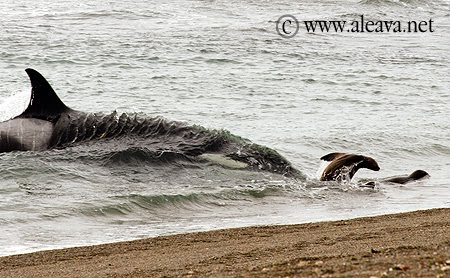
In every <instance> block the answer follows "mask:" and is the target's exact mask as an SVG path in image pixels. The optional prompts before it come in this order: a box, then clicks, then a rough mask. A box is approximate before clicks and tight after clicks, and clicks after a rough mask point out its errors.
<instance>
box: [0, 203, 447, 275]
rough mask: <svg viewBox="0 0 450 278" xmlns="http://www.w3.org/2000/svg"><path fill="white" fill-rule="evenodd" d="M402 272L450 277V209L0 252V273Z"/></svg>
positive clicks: (294, 273) (221, 273) (257, 273)
mask: <svg viewBox="0 0 450 278" xmlns="http://www.w3.org/2000/svg"><path fill="white" fill-rule="evenodd" d="M398 275H402V276H405V277H430V276H433V277H446V275H450V208H442V209H431V210H423V211H414V212H407V213H399V214H388V215H381V216H374V217H363V218H355V219H351V220H341V221H327V222H315V223H307V224H298V225H279V226H278V225H276V226H259V227H246V228H232V229H225V230H214V231H208V232H197V233H188V234H178V235H170V236H160V237H155V238H149V239H142V240H134V241H126V242H118V243H110V244H101V245H94V246H85V247H73V248H66V249H56V250H49V251H39V252H35V253H26V254H20V255H12V256H6V257H0V277H106V276H107V277H110V276H113V277H174V276H182V277H236V276H239V277H253V276H255V277H286V276H287V277H310V276H313V277H352V276H354V277H394V276H398ZM447 277H448V276H447Z"/></svg>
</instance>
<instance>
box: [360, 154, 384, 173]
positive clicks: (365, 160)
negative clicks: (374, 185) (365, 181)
mask: <svg viewBox="0 0 450 278" xmlns="http://www.w3.org/2000/svg"><path fill="white" fill-rule="evenodd" d="M361 157H362V162H361V164H360V165H359V166H360V168H367V169H370V170H373V171H379V170H380V166H378V163H377V162H376V161H375V159H373V158H371V157H368V156H361Z"/></svg>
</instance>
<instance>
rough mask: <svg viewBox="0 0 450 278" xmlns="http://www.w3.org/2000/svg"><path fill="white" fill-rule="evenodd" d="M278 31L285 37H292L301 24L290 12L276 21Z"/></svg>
mask: <svg viewBox="0 0 450 278" xmlns="http://www.w3.org/2000/svg"><path fill="white" fill-rule="evenodd" d="M276 24H277V25H276V26H277V33H278V35H280V36H281V37H283V38H285V39H290V38H292V37H294V36H295V35H297V33H298V29H300V24H298V20H297V19H296V18H295V17H294V16H293V15H290V14H285V15H282V16H280V18H278V20H277V21H276Z"/></svg>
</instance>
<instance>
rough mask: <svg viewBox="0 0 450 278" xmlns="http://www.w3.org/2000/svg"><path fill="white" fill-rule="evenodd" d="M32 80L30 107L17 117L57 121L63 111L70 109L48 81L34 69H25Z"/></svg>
mask: <svg viewBox="0 0 450 278" xmlns="http://www.w3.org/2000/svg"><path fill="white" fill-rule="evenodd" d="M25 71H26V72H27V74H28V76H29V78H30V82H31V99H30V103H29V104H28V107H27V108H26V109H25V111H24V112H23V113H22V114H20V115H19V116H18V117H17V118H37V119H41V120H46V121H50V122H54V121H56V120H57V119H58V118H59V117H60V116H61V114H62V113H64V112H67V111H70V110H71V109H70V108H69V107H67V106H66V105H65V104H64V103H63V102H62V101H61V99H59V97H58V96H57V95H56V93H55V91H54V90H53V88H52V86H50V84H49V83H48V81H47V80H46V79H45V78H44V77H43V76H42V75H41V74H40V73H39V72H37V71H35V70H34V69H29V68H28V69H26V70H25Z"/></svg>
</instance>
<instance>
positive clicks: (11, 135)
mask: <svg viewBox="0 0 450 278" xmlns="http://www.w3.org/2000/svg"><path fill="white" fill-rule="evenodd" d="M26 72H27V74H28V76H29V78H30V81H31V87H32V90H31V98H30V102H29V104H28V106H27V107H26V109H25V110H24V111H23V113H21V114H20V115H18V116H16V117H14V118H12V119H10V120H7V121H4V122H1V123H0V153H1V152H12V151H42V150H49V149H61V148H67V147H73V146H80V145H84V144H85V145H89V144H115V145H117V144H126V145H127V147H131V148H132V147H144V148H149V149H151V150H152V151H154V152H156V153H159V154H161V155H162V154H167V153H169V154H175V155H179V156H182V157H185V158H187V159H192V160H196V161H199V162H205V161H206V162H213V163H216V164H220V165H222V166H225V167H231V168H239V169H251V170H261V171H269V172H274V173H278V174H281V175H285V176H294V177H301V176H302V175H301V173H300V172H299V171H297V170H296V169H295V168H294V167H292V165H291V163H290V162H289V161H287V160H286V159H285V158H284V157H282V156H281V155H280V154H279V153H278V152H276V151H275V150H273V149H270V148H267V147H264V146H261V145H257V144H254V143H252V142H251V141H249V140H248V139H244V138H241V137H239V136H235V135H233V134H231V133H230V132H228V131H226V130H211V129H206V128H203V127H201V126H197V125H188V124H186V123H182V122H176V121H169V120H166V119H164V118H162V117H148V116H146V115H143V114H139V113H138V114H136V113H134V114H121V115H118V114H117V113H116V112H113V113H111V114H103V113H86V112H81V111H77V110H74V109H71V108H69V107H67V106H66V105H65V104H64V103H63V102H62V101H61V100H60V98H59V97H58V96H57V95H56V93H55V91H54V90H53V88H52V87H51V86H50V84H49V83H48V82H47V80H46V79H45V78H44V77H43V76H42V75H41V74H40V73H39V72H37V71H35V70H33V69H26Z"/></svg>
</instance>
